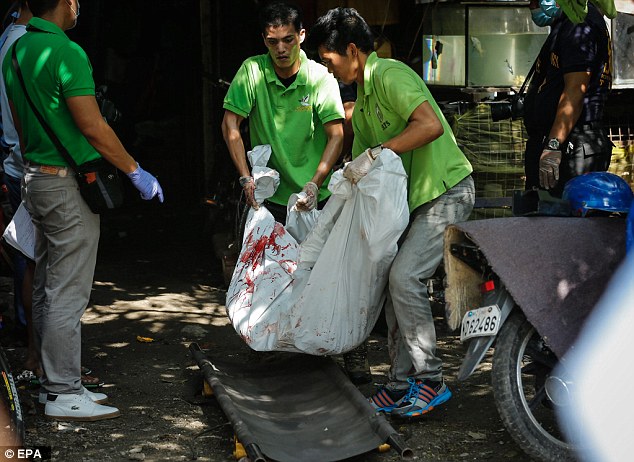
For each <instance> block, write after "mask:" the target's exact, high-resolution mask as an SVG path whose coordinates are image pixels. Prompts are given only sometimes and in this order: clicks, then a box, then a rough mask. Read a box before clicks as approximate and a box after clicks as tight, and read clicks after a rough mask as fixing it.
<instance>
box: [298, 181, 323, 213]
mask: <svg viewBox="0 0 634 462" xmlns="http://www.w3.org/2000/svg"><path fill="white" fill-rule="evenodd" d="M302 192H305V193H306V197H304V198H302V199H298V200H297V202H296V203H295V205H296V207H297V210H301V211H304V212H308V211H310V210H312V209H314V208H315V207H316V206H317V197H319V187H318V186H317V185H316V184H315V183H313V182H312V181H309V182H308V183H306V184H305V185H304V189H302Z"/></svg>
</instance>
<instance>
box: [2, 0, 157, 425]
mask: <svg viewBox="0 0 634 462" xmlns="http://www.w3.org/2000/svg"><path fill="white" fill-rule="evenodd" d="M28 6H29V8H30V9H31V12H32V13H33V16H34V17H33V18H32V19H31V20H30V21H29V23H28V25H27V32H26V34H24V35H23V36H21V37H20V38H19V39H18V40H16V41H15V42H14V43H13V45H11V48H10V49H9V50H8V51H7V54H6V55H7V56H6V57H5V59H4V61H3V62H2V73H3V76H4V80H5V84H6V91H7V97H8V101H9V106H10V108H11V114H12V116H13V121H14V123H15V128H16V131H17V133H18V139H19V144H20V147H21V152H22V156H23V160H24V166H25V169H24V178H23V180H22V200H23V203H24V204H25V207H26V209H27V210H28V212H29V214H30V215H31V220H32V222H33V226H34V234H35V274H34V281H33V299H32V305H33V306H32V311H33V327H34V334H35V344H36V348H37V350H38V354H39V357H40V361H41V365H42V372H41V375H40V377H39V379H40V384H41V389H40V394H39V402H40V404H43V405H44V414H45V415H46V416H47V417H49V418H52V419H56V420H62V421H66V420H70V421H95V420H103V419H111V418H115V417H118V416H119V415H120V412H119V410H118V409H117V408H116V407H114V406H105V405H104V404H103V403H105V402H107V401H108V396H107V395H105V394H104V393H96V392H92V391H89V390H87V389H86V388H85V387H84V386H83V385H82V381H81V317H82V314H83V313H84V310H85V309H86V306H87V305H88V302H89V300H90V292H91V289H92V282H93V276H94V271H95V264H96V260H97V247H98V242H99V223H100V219H99V215H97V214H95V213H93V212H92V211H91V210H90V208H89V206H88V204H87V203H86V202H85V201H84V199H83V197H82V196H81V194H80V192H79V188H78V185H77V179H76V177H75V172H74V171H73V170H72V168H71V167H70V166H69V164H68V162H67V161H66V160H65V158H64V157H63V155H62V154H61V153H60V151H59V150H58V149H57V147H56V144H55V142H54V141H53V139H52V136H50V135H49V133H50V132H47V131H46V129H45V128H44V125H43V124H46V125H48V127H49V128H50V130H51V132H52V133H53V134H54V136H55V137H56V138H57V139H59V142H60V143H61V144H62V145H63V147H64V148H65V149H66V150H67V151H68V152H69V154H70V155H71V156H72V158H73V160H74V161H75V162H76V163H77V164H78V165H80V166H81V165H82V164H84V163H86V162H90V161H93V160H96V159H99V158H100V157H103V158H104V159H105V160H106V161H108V162H110V163H111V164H112V165H114V166H115V167H117V168H118V169H119V170H121V171H122V172H124V173H125V174H126V175H127V176H128V178H129V179H130V181H131V182H132V184H133V185H134V186H135V188H136V189H137V190H138V191H139V192H140V194H141V198H143V199H145V200H151V199H152V198H153V197H155V196H156V197H158V199H159V200H160V201H161V202H163V190H162V188H161V185H160V184H159V183H158V181H157V179H156V178H155V177H154V176H152V175H151V174H150V173H148V172H146V171H145V170H143V169H142V168H141V167H140V166H139V164H138V163H137V162H136V161H135V160H134V158H133V157H132V156H130V154H129V153H128V152H127V151H126V150H125V148H124V147H123V145H122V144H121V141H120V140H119V138H118V137H117V135H116V134H115V132H114V131H113V130H112V128H110V126H109V125H108V124H107V123H106V122H105V120H104V119H103V117H102V116H101V113H100V111H99V106H98V104H97V100H96V99H95V83H94V80H93V77H92V67H91V65H90V61H89V59H88V56H87V55H86V53H85V52H84V50H83V49H82V48H81V47H80V46H79V45H78V44H76V43H74V42H72V41H71V40H70V39H69V38H68V36H67V35H66V34H65V32H64V31H66V30H68V29H72V28H73V27H75V25H76V24H77V18H78V17H79V2H78V0H28ZM13 58H15V61H14V59H13ZM18 68H19V71H20V72H18ZM20 75H21V76H22V79H20ZM21 80H22V81H21ZM22 85H24V88H23V86H22ZM27 95H28V98H29V99H30V102H29V99H27ZM31 104H32V106H31ZM36 111H37V112H36ZM36 113H39V117H41V118H38V116H37V115H36Z"/></svg>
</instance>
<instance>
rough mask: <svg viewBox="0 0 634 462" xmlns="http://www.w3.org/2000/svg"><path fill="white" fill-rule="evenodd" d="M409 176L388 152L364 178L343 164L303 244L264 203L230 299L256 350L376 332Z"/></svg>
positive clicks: (312, 350) (237, 324)
mask: <svg viewBox="0 0 634 462" xmlns="http://www.w3.org/2000/svg"><path fill="white" fill-rule="evenodd" d="M406 183H407V180H406V175H405V171H404V170H403V166H402V163H401V160H400V158H399V157H398V156H397V155H396V154H394V153H393V152H392V151H389V150H384V151H383V152H382V153H381V155H380V156H379V157H378V158H377V159H376V160H375V162H374V163H373V165H372V169H371V170H370V172H369V173H368V175H367V176H366V177H364V178H363V179H362V180H361V181H359V183H358V184H357V185H352V184H350V183H349V182H348V181H347V180H346V179H345V178H343V175H342V174H341V171H339V172H336V173H335V174H334V175H333V177H332V178H331V182H330V186H329V188H330V190H331V191H332V193H333V195H332V197H331V198H330V200H329V201H328V203H327V204H326V206H325V207H324V209H323V210H322V211H321V213H320V214H319V218H318V220H317V223H316V224H315V227H314V229H313V230H312V232H311V233H310V234H309V236H308V237H307V238H306V240H305V241H304V242H303V243H302V245H301V247H300V246H298V244H297V242H296V240H295V239H294V238H293V237H292V236H290V235H289V234H288V233H287V232H285V230H284V227H283V226H281V225H280V224H279V223H274V222H273V218H272V216H270V213H269V212H268V211H266V209H265V208H264V207H261V210H260V211H258V212H251V213H250V215H249V217H248V222H247V229H246V230H245V239H244V242H243V248H242V253H241V255H240V258H239V261H238V265H237V266H236V269H235V272H234V275H233V279H232V281H231V285H230V287H229V291H228V292H227V304H226V306H227V312H228V314H229V317H230V319H231V321H232V324H233V326H234V328H235V329H236V331H237V332H238V333H239V334H240V335H241V337H242V338H243V339H244V340H245V342H246V343H247V344H248V345H249V346H250V347H251V348H253V349H254V350H258V351H271V350H278V351H296V352H304V353H308V354H313V355H328V354H337V353H343V352H346V351H349V350H351V349H353V348H355V347H357V346H358V345H359V344H360V343H361V342H363V340H364V339H365V338H367V336H368V335H369V334H370V331H371V330H372V327H373V326H374V323H375V322H376V319H377V318H378V316H379V314H380V311H381V307H382V304H383V300H384V289H385V285H386V283H387V279H388V274H389V268H390V265H391V263H392V261H393V259H394V257H395V255H396V252H397V241H398V238H399V237H400V235H401V234H402V232H403V231H404V230H405V227H406V226H407V223H408V220H409V213H408V206H407V192H406V187H407V186H406ZM298 251H299V255H298Z"/></svg>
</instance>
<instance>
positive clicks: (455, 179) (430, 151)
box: [307, 8, 475, 417]
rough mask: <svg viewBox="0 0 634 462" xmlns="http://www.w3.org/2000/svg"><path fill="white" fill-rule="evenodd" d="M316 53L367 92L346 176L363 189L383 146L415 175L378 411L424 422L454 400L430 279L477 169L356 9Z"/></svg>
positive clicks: (396, 266)
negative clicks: (440, 350) (379, 47)
mask: <svg viewBox="0 0 634 462" xmlns="http://www.w3.org/2000/svg"><path fill="white" fill-rule="evenodd" d="M307 44H308V47H309V48H310V49H314V50H317V51H318V52H319V56H320V57H321V60H322V62H323V63H324V64H325V65H326V66H327V67H328V70H329V71H331V72H332V73H333V74H334V75H335V77H337V79H338V80H340V81H342V82H343V83H351V82H357V84H358V95H357V102H356V105H355V108H354V112H353V114H352V127H353V130H354V143H353V148H352V154H353V160H352V162H350V163H349V164H348V165H347V166H346V167H345V169H344V176H345V177H346V178H348V179H349V180H350V181H351V182H352V183H353V184H354V183H357V182H359V181H363V177H364V176H365V175H366V174H367V172H368V171H369V169H370V167H371V165H372V162H373V161H374V159H375V157H376V156H377V154H378V153H377V151H379V150H378V149H372V148H375V147H377V146H382V147H383V148H386V149H390V150H392V151H394V152H395V153H396V154H398V155H400V157H401V159H402V161H403V166H404V168H405V171H406V172H407V175H408V191H407V192H408V202H409V210H410V224H409V227H408V229H407V230H406V231H405V233H404V234H403V236H402V237H401V241H400V242H399V251H398V253H397V255H396V258H395V260H394V263H393V265H392V268H391V270H390V275H389V297H388V301H387V303H386V306H385V312H386V318H387V324H388V349H389V354H390V358H391V365H390V372H389V375H388V377H389V382H388V383H387V385H386V386H385V387H383V388H381V389H380V390H379V391H378V393H376V394H375V395H374V396H372V397H371V398H370V402H371V404H372V405H373V406H374V407H375V408H376V409H377V411H381V412H386V413H390V414H391V415H393V416H397V417H413V416H419V415H422V414H425V413H427V412H428V411H430V410H432V409H433V408H434V407H435V406H438V405H439V404H442V403H444V402H446V401H447V400H448V399H449V398H450V397H451V392H450V391H449V388H448V387H447V385H446V384H445V383H444V380H443V377H442V361H441V360H440V359H439V358H438V357H437V356H436V331H435V328H434V321H433V317H432V311H431V306H430V303H429V298H428V293H427V286H426V280H427V279H429V278H430V277H431V276H432V275H433V274H434V272H435V270H436V268H437V267H438V265H439V264H440V262H441V260H442V255H443V235H444V231H445V228H446V227H447V225H450V224H452V223H456V222H459V221H464V220H466V219H467V218H468V217H469V214H470V213H471V210H472V209H473V203H474V200H475V187H474V183H473V179H472V178H471V172H472V167H471V164H470V163H469V161H468V160H467V159H466V157H465V156H464V154H463V153H462V151H461V150H460V148H459V147H458V146H457V144H456V141H455V138H454V136H453V134H452V132H451V128H450V127H449V125H448V124H447V121H446V120H445V117H444V116H443V114H442V112H441V111H440V109H439V108H438V105H437V104H436V102H435V101H434V98H433V97H432V95H431V93H430V92H429V90H428V88H427V87H426V85H425V83H424V82H423V81H422V79H421V78H420V77H419V76H418V75H417V74H416V73H415V72H414V71H413V70H412V69H411V68H409V67H408V66H406V65H405V64H403V63H401V62H399V61H395V60H391V59H381V58H379V57H378V56H377V54H376V53H375V52H374V51H373V46H374V42H373V37H372V32H371V31H370V28H369V27H368V25H367V23H366V22H365V20H364V19H363V18H362V17H361V16H360V15H359V14H358V13H357V11H356V10H355V9H352V8H335V9H332V10H330V11H328V12H327V13H326V14H325V15H324V16H322V17H320V18H319V19H318V20H317V23H316V24H315V26H314V27H313V28H312V29H311V32H310V36H309V38H308V42H307Z"/></svg>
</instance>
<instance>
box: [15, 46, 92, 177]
mask: <svg viewBox="0 0 634 462" xmlns="http://www.w3.org/2000/svg"><path fill="white" fill-rule="evenodd" d="M21 38H22V37H20V38H19V39H17V40H16V41H15V43H14V44H13V49H12V50H11V60H12V61H13V69H15V72H16V73H17V75H18V80H19V81H20V85H22V90H23V91H24V96H25V97H26V100H27V101H28V103H29V106H31V109H32V110H33V113H34V114H35V117H37V120H38V121H39V122H40V125H42V128H43V129H44V131H45V132H46V134H47V135H48V137H49V138H50V139H51V141H52V142H53V144H54V145H55V147H56V148H57V150H58V151H59V153H60V154H61V155H62V157H63V158H64V160H66V162H68V163H69V164H70V166H71V167H72V168H73V170H75V172H76V173H77V175H78V176H81V173H79V166H78V165H77V162H75V159H73V156H71V155H70V153H69V152H68V150H67V149H66V148H65V147H64V145H63V144H62V142H61V141H60V140H59V138H58V137H57V135H56V134H55V132H53V130H52V129H51V127H50V126H49V125H48V123H46V120H44V117H42V114H40V111H38V110H37V108H36V107H35V104H34V103H33V100H32V99H31V97H30V96H29V93H28V92H27V91H26V84H25V83H24V77H23V76H22V71H21V70H20V64H19V63H18V58H17V57H16V52H15V50H16V48H17V44H18V42H19V41H20V39H21Z"/></svg>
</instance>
